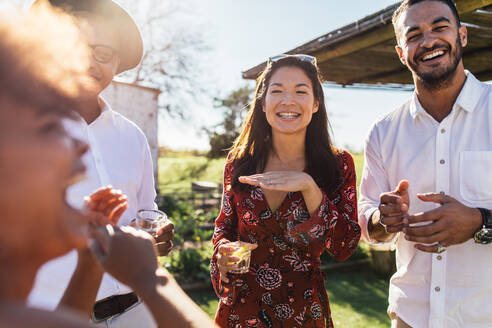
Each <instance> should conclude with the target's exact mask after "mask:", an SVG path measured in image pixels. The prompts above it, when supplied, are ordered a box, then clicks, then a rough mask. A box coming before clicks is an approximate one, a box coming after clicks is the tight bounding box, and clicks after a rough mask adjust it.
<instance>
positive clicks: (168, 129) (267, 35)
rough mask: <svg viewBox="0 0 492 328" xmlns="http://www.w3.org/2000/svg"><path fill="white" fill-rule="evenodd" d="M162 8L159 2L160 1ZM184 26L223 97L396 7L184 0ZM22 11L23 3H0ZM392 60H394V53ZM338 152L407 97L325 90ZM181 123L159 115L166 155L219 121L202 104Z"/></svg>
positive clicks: (199, 144) (196, 145) (383, 0)
mask: <svg viewBox="0 0 492 328" xmlns="http://www.w3.org/2000/svg"><path fill="white" fill-rule="evenodd" d="M162 1H165V0H162ZM183 1H187V3H188V6H187V7H188V9H187V10H188V14H187V15H183V20H186V24H194V25H196V26H198V27H199V28H200V29H204V30H205V35H206V37H207V42H208V43H209V44H210V47H211V51H210V53H208V54H207V55H205V56H204V58H203V60H204V61H206V62H207V64H206V65H205V66H204V71H203V73H204V74H205V75H207V78H208V80H209V81H210V82H209V83H210V88H212V89H213V90H214V95H216V96H225V95H227V94H228V93H229V92H230V91H231V90H233V89H235V88H237V87H239V86H241V85H242V84H245V83H253V82H251V81H249V82H248V81H245V80H243V79H242V78H241V72H242V71H243V70H245V69H248V68H251V67H253V66H255V65H257V64H259V63H261V62H263V61H264V60H265V59H266V58H268V57H269V56H273V55H276V54H280V53H283V52H285V51H287V50H290V49H292V48H295V47H297V46H299V45H301V44H303V43H305V42H307V41H310V40H312V39H314V38H316V37H318V36H320V35H323V34H326V33H327V32H330V31H332V30H334V29H336V28H339V27H342V26H344V25H346V24H350V23H352V22H354V21H355V20H357V19H360V18H362V17H364V16H367V15H370V14H372V13H374V12H376V11H378V10H380V9H382V8H384V7H386V6H389V5H392V4H394V3H395V2H397V1H395V0H371V1H367V0H345V1H335V0H304V1H299V0H297V1H294V0H183ZM2 3H23V4H28V3H30V0H0V8H1V4H2ZM395 56H396V54H395ZM325 95H326V105H327V109H328V115H329V119H330V121H331V124H332V127H333V130H334V140H335V143H336V144H337V146H340V147H348V148H350V149H352V150H356V151H358V150H362V147H363V142H364V138H365V136H366V135H367V132H368V130H369V128H370V126H371V124H372V123H373V122H374V121H375V120H376V119H377V118H379V117H381V116H382V115H384V114H385V113H387V112H389V111H391V110H392V109H394V108H395V107H396V106H398V105H399V104H401V103H403V102H404V101H405V100H406V99H408V98H409V97H410V93H409V92H399V91H380V90H360V89H357V90H354V89H342V88H325ZM189 111H190V112H189V118H190V119H188V120H186V121H180V120H174V119H171V118H169V117H168V116H166V115H161V120H160V123H159V128H160V133H159V142H160V144H161V145H166V146H168V147H171V148H178V149H202V150H204V149H207V148H208V139H207V137H206V136H205V135H200V134H199V131H200V128H201V127H202V126H203V125H212V124H214V123H216V122H218V121H219V120H220V111H219V110H216V109H214V108H213V105H212V102H211V101H209V100H207V99H204V100H203V101H202V102H200V104H197V105H196V106H194V107H193V108H190V109H189Z"/></svg>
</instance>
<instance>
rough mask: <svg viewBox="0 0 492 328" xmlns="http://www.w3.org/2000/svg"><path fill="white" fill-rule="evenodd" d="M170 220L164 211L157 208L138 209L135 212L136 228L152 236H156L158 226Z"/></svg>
mask: <svg viewBox="0 0 492 328" xmlns="http://www.w3.org/2000/svg"><path fill="white" fill-rule="evenodd" d="M169 222H171V221H170V220H169V219H168V218H167V215H166V213H164V212H162V211H159V210H139V211H138V212H137V220H136V223H137V229H139V230H143V231H146V232H148V233H149V234H150V235H152V236H153V237H156V236H157V231H159V229H160V228H162V227H163V226H165V225H166V224H168V223H169Z"/></svg>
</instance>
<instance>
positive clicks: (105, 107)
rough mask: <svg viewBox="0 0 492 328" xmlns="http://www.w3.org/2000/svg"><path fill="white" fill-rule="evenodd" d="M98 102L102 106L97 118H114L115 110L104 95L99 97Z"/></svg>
mask: <svg viewBox="0 0 492 328" xmlns="http://www.w3.org/2000/svg"><path fill="white" fill-rule="evenodd" d="M98 102H99V106H100V108H101V114H100V115H99V116H98V117H97V118H96V120H98V119H99V118H104V117H109V118H110V119H113V118H114V116H113V115H114V112H113V109H112V108H111V106H110V105H109V103H108V102H107V101H106V100H104V98H103V97H102V96H99V97H98Z"/></svg>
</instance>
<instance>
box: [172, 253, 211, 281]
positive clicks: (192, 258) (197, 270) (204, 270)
mask: <svg viewBox="0 0 492 328" xmlns="http://www.w3.org/2000/svg"><path fill="white" fill-rule="evenodd" d="M211 256H212V246H211V245H210V244H209V245H207V246H203V245H202V247H199V248H189V249H182V250H180V251H178V252H171V253H170V254H169V256H167V257H163V258H162V265H163V266H164V267H165V268H166V269H167V270H168V271H169V272H170V273H172V274H173V276H174V278H176V280H177V281H178V283H180V284H183V283H184V284H186V283H200V282H204V283H207V282H210V259H211Z"/></svg>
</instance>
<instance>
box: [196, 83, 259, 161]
mask: <svg viewBox="0 0 492 328" xmlns="http://www.w3.org/2000/svg"><path fill="white" fill-rule="evenodd" d="M253 91H254V90H253V88H252V87H251V86H250V85H244V86H242V87H240V88H238V89H236V90H234V91H232V92H231V93H230V94H229V95H227V97H225V98H222V99H221V98H216V99H215V108H221V109H222V110H223V117H224V119H223V120H222V122H220V123H219V124H217V125H215V126H214V127H212V128H211V129H208V128H205V129H204V130H205V132H206V133H207V134H208V136H209V138H210V151H209V152H208V157H209V158H218V157H223V156H225V155H226V154H227V151H228V150H229V149H230V148H231V146H232V144H233V142H234V140H235V139H236V138H237V136H238V135H239V132H240V129H241V124H242V122H243V120H244V116H245V115H246V112H247V111H248V106H249V104H250V102H251V100H252V96H253Z"/></svg>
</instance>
